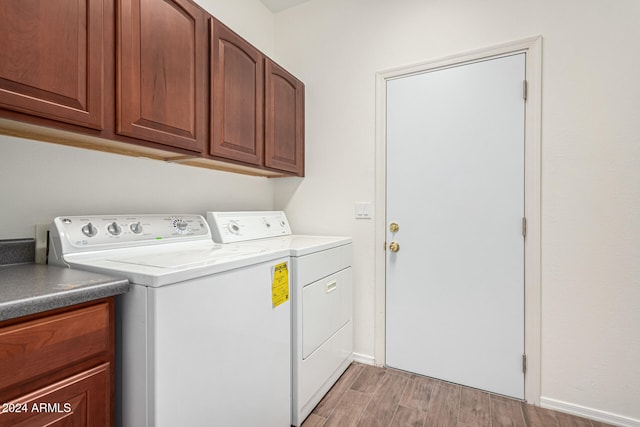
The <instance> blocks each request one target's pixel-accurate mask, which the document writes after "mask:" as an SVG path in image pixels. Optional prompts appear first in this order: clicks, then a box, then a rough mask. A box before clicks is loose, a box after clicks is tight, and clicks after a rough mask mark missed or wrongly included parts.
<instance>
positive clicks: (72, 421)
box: [0, 363, 112, 427]
mask: <svg viewBox="0 0 640 427" xmlns="http://www.w3.org/2000/svg"><path fill="white" fill-rule="evenodd" d="M110 373H111V368H110V365H109V363H105V364H102V365H100V366H96V367H95V368H93V369H90V370H88V371H85V372H82V373H80V374H78V375H74V376H72V377H70V378H68V379H65V380H63V381H60V382H57V383H55V384H52V385H50V386H48V387H45V388H42V389H40V390H37V391H34V392H33V393H30V394H28V395H26V396H23V397H20V398H17V399H14V400H13V401H11V402H6V403H4V405H3V407H4V408H5V411H4V412H3V413H0V425H3V426H14V427H41V426H51V427H54V426H60V427H62V426H79V427H103V426H108V425H112V420H111V405H108V404H106V403H107V402H109V399H110V395H111V382H110V380H109V378H110V375H111V374H110Z"/></svg>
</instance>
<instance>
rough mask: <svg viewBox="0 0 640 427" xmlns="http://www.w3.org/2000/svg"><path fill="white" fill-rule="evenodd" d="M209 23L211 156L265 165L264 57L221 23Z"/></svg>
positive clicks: (212, 21) (212, 20)
mask: <svg viewBox="0 0 640 427" xmlns="http://www.w3.org/2000/svg"><path fill="white" fill-rule="evenodd" d="M210 22H211V73H212V82H213V83H212V85H211V102H212V108H211V124H212V129H211V144H210V154H212V155H214V156H219V157H224V158H227V159H232V160H239V161H242V162H246V163H251V164H254V165H262V161H263V153H264V149H263V147H264V139H263V138H264V137H263V131H264V127H263V126H264V125H263V123H264V121H263V120H264V119H263V111H264V110H263V93H264V88H263V86H264V80H263V79H264V74H263V56H262V54H261V53H260V52H259V51H258V50H257V49H256V48H255V47H253V46H251V45H250V44H249V43H247V42H246V41H245V40H243V39H242V38H241V37H240V36H238V35H237V34H235V33H234V32H233V31H231V30H229V29H228V28H227V27H225V26H224V25H222V24H221V23H220V22H218V21H216V20H214V19H211V20H210Z"/></svg>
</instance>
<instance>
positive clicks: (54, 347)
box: [0, 303, 110, 387]
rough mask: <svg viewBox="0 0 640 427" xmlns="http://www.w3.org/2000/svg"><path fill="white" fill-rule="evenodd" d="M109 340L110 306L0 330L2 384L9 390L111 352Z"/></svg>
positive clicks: (69, 313)
mask: <svg viewBox="0 0 640 427" xmlns="http://www.w3.org/2000/svg"><path fill="white" fill-rule="evenodd" d="M109 338H110V337H109V306H108V304H107V303H101V304H98V305H94V306H90V307H84V308H80V309H77V310H73V311H69V312H66V313H61V314H56V315H53V316H50V317H45V318H41V319H36V320H31V321H28V322H25V323H19V324H16V325H11V326H7V327H4V328H0V366H2V369H0V384H2V385H3V387H9V386H12V385H15V384H19V383H22V382H24V381H28V380H31V379H34V378H36V377H38V376H41V375H45V374H47V373H51V372H55V371H56V370H59V369H61V368H64V367H67V366H70V365H73V364H74V363H76V362H79V361H82V360H85V359H87V358H89V357H92V356H94V355H97V354H99V353H102V352H108V349H109Z"/></svg>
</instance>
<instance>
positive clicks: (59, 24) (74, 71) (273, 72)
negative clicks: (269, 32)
mask: <svg viewBox="0 0 640 427" xmlns="http://www.w3.org/2000/svg"><path fill="white" fill-rule="evenodd" d="M0 134H8V135H14V136H21V137H26V138H31V139H40V140H44V141H50V142H55V143H60V144H67V145H74V146H80V147H84V148H92V149H98V150H103V151H109V152H116V153H121V154H126V155H133V156H144V157H150V158H155V159H159V160H165V161H169V162H180V163H183V164H187V165H195V166H202V167H208V168H213V169H221V170H228V171H233V172H239V173H245V174H251V175H260V176H271V177H275V176H291V175H298V176H303V175H304V85H303V84H302V82H300V81H299V80H298V79H296V78H295V77H293V76H292V75H291V74H289V73H288V72H286V71H285V70H284V69H282V68H281V67H280V66H278V65H277V64H275V63H274V62H272V61H271V60H270V59H268V58H266V57H265V55H264V54H262V53H261V52H260V51H259V50H258V49H256V48H255V47H254V46H252V45H251V44H250V43H248V42H247V41H245V40H244V39H243V38H242V37H240V36H239V35H237V34H236V33H234V32H233V31H232V30H231V29H229V28H228V27H226V26H225V25H223V24H222V23H220V22H219V21H217V20H216V19H215V18H214V17H212V16H211V15H210V14H208V13H207V12H206V11H205V10H204V9H202V8H200V6H198V5H197V4H196V3H194V2H193V1H192V0H0Z"/></svg>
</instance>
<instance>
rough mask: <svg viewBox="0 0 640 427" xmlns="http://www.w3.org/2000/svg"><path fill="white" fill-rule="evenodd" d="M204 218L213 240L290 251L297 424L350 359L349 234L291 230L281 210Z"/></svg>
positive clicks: (293, 417)
mask: <svg viewBox="0 0 640 427" xmlns="http://www.w3.org/2000/svg"><path fill="white" fill-rule="evenodd" d="M207 221H208V222H209V225H210V227H211V231H212V234H213V238H214V240H215V241H216V242H219V243H225V244H243V245H245V244H246V245H260V246H265V247H268V248H270V249H271V250H282V249H284V250H286V251H287V252H288V254H289V256H290V257H291V258H290V259H291V275H292V283H291V299H292V305H291V308H292V316H291V319H292V392H293V398H292V414H291V424H293V425H295V426H299V425H300V424H302V422H303V421H304V420H305V418H307V416H308V415H309V414H310V413H311V411H312V410H313V408H314V407H315V406H316V405H317V404H318V402H320V400H321V399H322V397H323V396H324V395H325V394H326V393H327V391H329V389H330V388H331V387H332V386H333V384H334V383H335V382H336V381H337V380H338V378H339V377H340V375H342V373H343V372H344V371H345V369H346V368H347V367H348V366H349V364H350V363H351V362H352V361H353V322H352V313H353V296H352V292H353V290H352V287H353V285H352V282H353V279H352V267H351V260H352V241H351V238H349V237H335V236H306V235H294V234H292V233H291V228H290V226H289V222H288V221H287V217H286V215H285V214H284V212H281V211H275V212H271V211H270V212H207ZM241 242H242V243H241Z"/></svg>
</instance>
